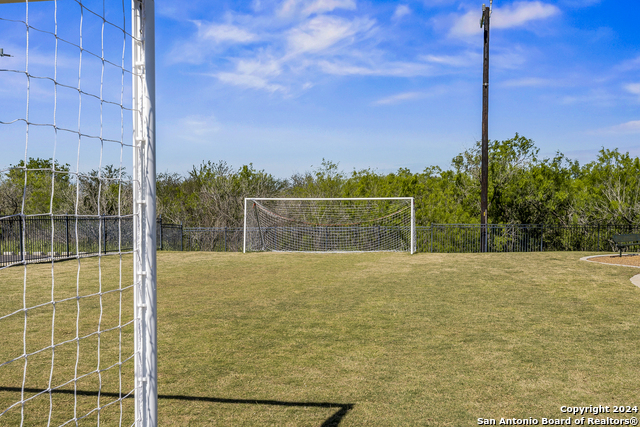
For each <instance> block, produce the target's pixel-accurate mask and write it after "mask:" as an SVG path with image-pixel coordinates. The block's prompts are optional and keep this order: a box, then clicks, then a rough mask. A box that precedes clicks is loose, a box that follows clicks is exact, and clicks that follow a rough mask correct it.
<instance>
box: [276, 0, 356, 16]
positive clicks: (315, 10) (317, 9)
mask: <svg viewBox="0 0 640 427" xmlns="http://www.w3.org/2000/svg"><path fill="white" fill-rule="evenodd" d="M336 9H344V10H355V9H356V2H355V0H311V1H310V0H284V1H283V2H282V5H281V7H280V9H279V10H278V15H279V16H280V17H286V18H290V17H294V16H296V15H297V16H302V17H303V18H305V17H307V16H310V15H313V14H321V13H326V12H332V11H334V10H336Z"/></svg>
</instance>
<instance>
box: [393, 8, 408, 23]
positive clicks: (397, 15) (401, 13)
mask: <svg viewBox="0 0 640 427" xmlns="http://www.w3.org/2000/svg"><path fill="white" fill-rule="evenodd" d="M410 14H411V9H409V6H407V5H406V4H401V5H399V6H398V7H396V10H395V11H394V12H393V16H392V17H391V19H393V20H395V21H397V20H399V19H402V18H403V17H405V16H407V15H410Z"/></svg>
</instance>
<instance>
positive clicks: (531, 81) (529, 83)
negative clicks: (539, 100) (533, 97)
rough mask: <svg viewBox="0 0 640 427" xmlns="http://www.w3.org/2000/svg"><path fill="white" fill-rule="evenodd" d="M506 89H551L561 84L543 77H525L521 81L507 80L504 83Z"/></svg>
mask: <svg viewBox="0 0 640 427" xmlns="http://www.w3.org/2000/svg"><path fill="white" fill-rule="evenodd" d="M502 85H503V86H506V87H551V86H558V85H559V82H558V81H556V80H552V79H544V78H541V77H524V78H521V79H514V80H506V81H504V82H502Z"/></svg>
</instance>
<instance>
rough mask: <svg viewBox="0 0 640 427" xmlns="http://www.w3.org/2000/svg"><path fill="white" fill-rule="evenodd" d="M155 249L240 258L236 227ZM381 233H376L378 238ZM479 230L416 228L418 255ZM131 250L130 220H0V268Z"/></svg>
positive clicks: (600, 242)
mask: <svg viewBox="0 0 640 427" xmlns="http://www.w3.org/2000/svg"><path fill="white" fill-rule="evenodd" d="M157 221H158V222H157V233H158V234H157V248H158V249H159V250H171V251H220V252H241V251H242V246H243V228H242V227H211V228H204V227H183V226H182V225H180V224H165V223H163V222H162V218H158V220H157ZM382 228H384V227H380V230H381V231H380V232H381V233H383V232H384V230H382ZM481 230H482V229H481V225H480V224H432V225H430V226H418V227H416V235H417V239H416V244H417V251H418V252H438V253H454V252H457V253H465V252H466V253H469V252H480V235H481ZM639 232H640V224H638V225H619V224H607V225H602V224H601V225H576V226H557V225H543V224H533V225H532V224H508V225H498V224H492V225H488V226H487V242H488V244H487V249H488V251H489V252H540V251H594V252H596V251H612V247H611V244H610V243H609V241H610V239H611V237H612V236H613V235H614V234H622V233H639ZM132 247H133V218H132V217H131V216H121V217H109V216H103V217H75V216H51V215H42V216H24V215H14V216H10V217H5V218H2V219H0V267H4V266H7V265H12V264H20V263H24V262H39V261H47V260H49V261H50V260H52V259H53V260H58V259H68V258H75V257H78V256H89V255H96V254H98V253H102V254H108V253H113V252H118V251H120V252H127V251H130V250H132Z"/></svg>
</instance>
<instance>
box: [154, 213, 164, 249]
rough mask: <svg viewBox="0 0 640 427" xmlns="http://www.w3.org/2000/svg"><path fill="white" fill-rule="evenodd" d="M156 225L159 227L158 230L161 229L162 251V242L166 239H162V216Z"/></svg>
mask: <svg viewBox="0 0 640 427" xmlns="http://www.w3.org/2000/svg"><path fill="white" fill-rule="evenodd" d="M156 225H157V226H158V228H159V229H160V250H162V241H163V240H164V239H163V238H162V215H160V216H159V217H158V220H157V224H156Z"/></svg>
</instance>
